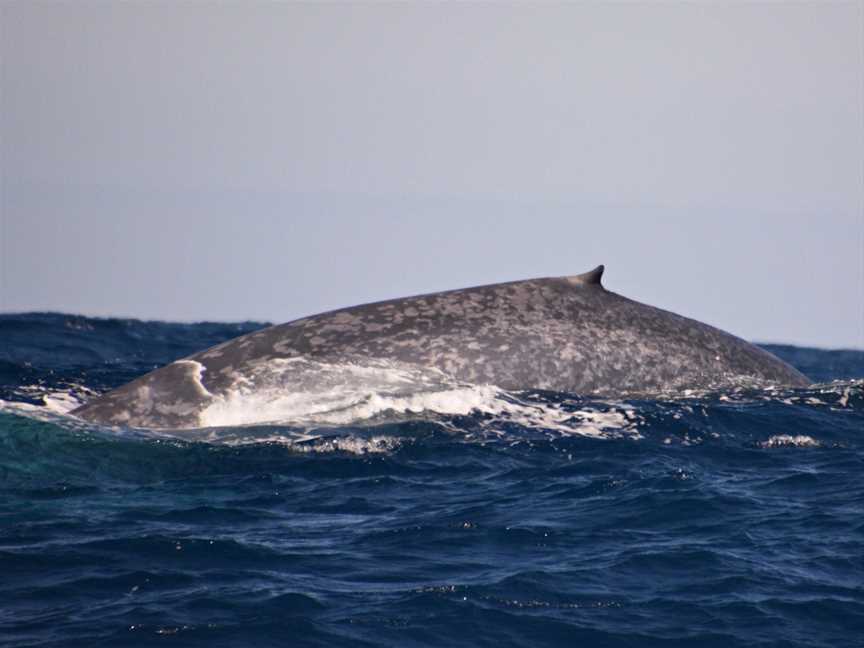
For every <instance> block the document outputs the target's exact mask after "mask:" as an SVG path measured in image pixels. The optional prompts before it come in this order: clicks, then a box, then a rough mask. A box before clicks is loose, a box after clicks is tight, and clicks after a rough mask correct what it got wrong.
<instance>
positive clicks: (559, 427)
mask: <svg viewBox="0 0 864 648" xmlns="http://www.w3.org/2000/svg"><path fill="white" fill-rule="evenodd" d="M432 414H434V415H438V417H439V418H440V416H441V415H443V416H445V417H446V416H467V415H472V414H480V415H482V416H483V420H482V422H481V428H482V429H483V430H484V432H486V433H496V431H497V432H498V433H500V429H501V424H503V423H506V422H510V423H516V424H519V425H523V426H526V427H533V428H542V429H544V430H546V431H554V432H556V433H558V434H561V435H567V434H577V435H582V436H598V437H602V436H609V435H610V434H615V435H619V434H629V435H631V436H637V437H638V436H639V435H638V431H637V416H636V414H635V412H634V411H633V410H632V409H631V408H628V407H624V406H621V407H620V408H619V407H616V406H611V405H608V404H606V405H604V406H597V407H595V406H592V407H580V406H579V405H578V404H576V403H575V402H572V401H571V402H568V403H561V404H555V403H532V402H529V401H528V400H527V399H525V398H521V397H519V396H518V395H516V394H510V393H507V392H506V391H504V390H502V389H500V388H498V387H496V386H494V385H471V384H466V383H462V382H459V381H457V380H454V379H452V378H450V377H448V376H447V375H446V374H444V373H442V372H441V371H439V370H436V369H425V368H419V367H417V366H414V365H404V364H400V363H394V362H389V361H378V360H368V359H367V360H363V361H362V362H359V361H358V362H348V363H338V364H333V363H324V362H319V361H312V360H309V359H303V358H295V359H287V360H286V359H277V360H270V361H268V362H266V363H262V364H260V365H259V366H256V367H253V368H252V369H251V370H249V371H244V374H243V375H242V376H240V377H235V383H234V385H233V386H232V387H231V388H230V389H229V390H227V392H226V394H225V395H224V396H219V397H214V398H213V399H212V401H211V402H210V404H209V405H208V406H207V407H205V408H204V409H203V410H202V412H201V414H200V417H199V424H200V425H201V426H202V427H228V426H243V425H261V424H268V423H279V424H288V425H295V426H302V427H321V426H331V425H334V426H338V425H347V424H354V425H357V424H363V423H377V422H383V421H384V420H387V419H388V418H391V417H397V418H399V417H401V418H402V419H404V418H405V417H414V418H416V417H417V416H427V415H432Z"/></svg>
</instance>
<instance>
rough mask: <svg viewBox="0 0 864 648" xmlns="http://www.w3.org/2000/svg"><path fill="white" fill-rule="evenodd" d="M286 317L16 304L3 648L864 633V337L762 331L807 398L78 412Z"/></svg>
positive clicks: (427, 399) (322, 388) (5, 451)
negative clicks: (108, 416)
mask: <svg viewBox="0 0 864 648" xmlns="http://www.w3.org/2000/svg"><path fill="white" fill-rule="evenodd" d="M263 325H264V324H262V323H255V322H243V323H235V324H223V323H202V324H177V323H170V322H143V321H138V320H127V319H97V318H88V317H82V316H75V315H65V314H56V313H47V314H46V313H36V314H34V313H30V314H5V315H0V399H2V401H0V645H3V646H16V647H25V646H33V647H36V646H39V647H40V648H41V647H50V646H57V647H60V646H63V647H73V646H82V647H84V646H87V647H91V646H208V647H209V646H244V647H245V646H256V647H257V646H328V647H329V646H400V647H401V646H447V647H450V646H494V647H496V648H500V647H504V646H604V647H607V646H608V647H625V646H626V647H640V648H641V647H653V646H657V647H660V646H663V647H666V646H674V647H683V646H688V647H689V646H693V647H694V648H695V647H706V646H718V647H724V648H725V647H730V646H747V647H765V648H767V647H777V648H779V647H792V646H824V647H826V648H827V647H830V648H837V647H843V646H864V351H825V350H820V349H810V348H800V347H792V346H777V345H763V346H765V348H767V349H768V350H769V351H771V352H773V353H775V354H776V355H778V356H780V357H781V358H783V359H784V360H786V361H787V362H789V363H790V364H792V365H794V366H795V367H797V368H798V369H800V370H801V371H802V372H804V373H805V374H807V375H808V376H809V377H810V378H812V379H813V380H814V381H815V383H816V384H814V385H813V386H812V387H810V388H807V389H798V390H777V389H774V390H755V389H743V388H742V389H738V390H734V391H730V392H726V393H696V392H684V393H681V394H669V395H664V396H663V398H660V399H656V400H626V401H612V400H597V399H590V398H584V397H582V396H580V395H577V394H567V393H554V392H540V391H531V392H505V391H502V390H500V389H497V388H495V387H494V386H489V385H461V386H458V387H454V386H452V385H444V386H441V385H437V386H436V385H424V386H423V387H422V388H417V390H416V391H410V390H409V391H406V389H405V388H404V380H403V378H404V377H399V376H397V377H396V379H394V380H393V381H390V382H386V381H385V383H382V384H384V387H381V388H377V389H375V390H371V391H366V392H363V391H357V390H353V391H350V392H346V391H344V390H343V391H341V392H340V391H339V389H338V387H339V386H338V384H337V383H338V377H337V378H334V379H333V380H329V379H328V380H322V381H321V383H320V385H319V391H318V392H316V393H315V394H312V395H310V394H306V395H305V396H304V397H303V398H294V399H293V400H292V399H290V398H289V399H287V400H286V398H285V395H284V394H283V395H282V396H280V395H279V394H275V393H274V394H271V396H270V397H272V398H273V399H275V400H274V402H275V401H278V403H276V404H277V405H278V407H274V406H272V405H273V403H269V402H263V401H262V399H261V398H259V399H258V400H256V401H245V402H244V401H239V400H238V401H237V402H232V403H228V404H227V405H226V407H225V408H223V409H222V410H221V411H219V412H216V413H215V414H214V418H213V419H212V421H210V422H212V423H213V425H214V427H209V428H203V429H200V430H192V431H185V432H183V431H180V432H176V433H167V432H165V431H157V430H142V429H122V428H107V427H100V426H98V425H93V424H89V423H85V422H83V421H81V420H78V419H76V418H75V417H73V416H70V415H69V414H68V412H69V411H70V410H72V409H73V408H74V407H76V406H77V405H79V404H81V403H83V402H86V401H87V400H88V399H90V398H93V397H94V396H95V395H96V394H99V393H102V392H104V391H106V390H108V389H111V388H113V387H116V386H119V385H121V384H124V383H126V382H128V381H129V380H131V379H132V378H134V377H136V376H139V375H141V374H143V373H145V372H147V371H150V370H151V369H153V368H155V367H157V366H160V365H162V364H165V363H167V362H170V361H172V360H175V359H177V358H180V357H183V356H186V355H189V354H191V353H193V352H195V351H199V350H201V349H204V348H206V347H208V346H211V345H214V344H217V343H219V342H221V341H223V340H227V339H230V338H232V337H235V336H237V335H240V334H243V333H247V332H249V331H252V330H255V329H256V328H259V327H261V326H263ZM381 371H382V372H384V373H386V367H385V368H381ZM334 381H336V382H334ZM400 381H401V382H400ZM396 383H400V384H403V388H402V389H401V390H394V388H393V384H396ZM334 390H335V392H334ZM336 392H338V393H336ZM334 393H336V395H335V396H334ZM280 398H281V400H279V399H280Z"/></svg>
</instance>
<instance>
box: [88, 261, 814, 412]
mask: <svg viewBox="0 0 864 648" xmlns="http://www.w3.org/2000/svg"><path fill="white" fill-rule="evenodd" d="M603 272H604V266H602V265H601V266H598V267H596V268H595V269H593V270H591V271H589V272H585V273H583V274H578V275H573V276H564V277H549V278H540V279H528V280H523V281H511V282H506V283H498V284H492V285H484V286H478V287H473V288H463V289H458V290H449V291H444V292H437V293H432V294H423V295H415V296H410V297H403V298H399V299H389V300H386V301H380V302H375V303H370V304H362V305H359V306H352V307H348V308H341V309H338V310H333V311H328V312H325V313H321V314H318V315H312V316H310V317H304V318H302V319H297V320H294V321H291V322H288V323H285V324H280V325H275V326H270V327H267V328H263V329H261V330H258V331H255V332H252V333H249V334H246V335H242V336H240V337H237V338H234V339H231V340H229V341H227V342H223V343H221V344H218V345H216V346H214V347H212V348H209V349H206V350H203V351H200V352H198V353H195V354H193V355H191V356H188V357H186V358H182V359H180V360H177V361H175V362H172V363H170V364H168V365H165V366H163V367H161V368H158V369H155V370H154V371H152V372H150V373H148V374H145V375H143V376H141V377H139V378H137V379H135V380H133V381H132V382H130V383H128V384H126V385H123V386H121V387H119V388H117V389H114V390H113V391H109V392H107V393H105V394H102V395H100V396H97V397H95V398H93V399H92V400H90V401H88V402H86V403H85V404H83V405H82V406H80V407H78V408H77V409H75V410H73V411H72V412H71V413H72V414H73V415H75V416H78V417H80V418H81V419H84V420H85V421H90V422H93V423H98V424H105V425H119V426H130V427H147V428H174V429H177V428H196V427H201V426H202V418H201V413H202V412H203V411H204V410H205V409H206V408H207V407H208V406H210V405H212V404H213V403H214V402H218V401H219V400H220V399H225V398H227V397H228V395H230V394H231V393H232V390H236V389H237V388H238V385H243V386H244V387H245V388H247V389H248V388H249V386H250V385H252V386H253V387H254V380H253V377H254V376H255V375H256V372H257V371H260V369H261V367H269V368H270V371H271V373H272V372H273V371H278V372H279V373H280V376H279V378H280V381H279V385H280V389H283V390H287V391H289V392H290V390H291V389H292V388H293V387H292V385H293V383H292V380H295V379H296V380H299V377H298V376H297V375H295V374H294V373H292V372H296V371H297V368H298V367H299V366H300V365H301V364H302V363H303V362H304V361H314V362H319V363H329V364H331V365H332V364H336V365H340V366H341V365H345V364H352V363H353V364H359V365H362V364H363V363H364V362H365V363H369V362H379V363H380V362H385V363H386V362H390V363H393V364H394V366H399V367H414V368H421V369H430V370H435V371H437V372H441V373H442V374H444V375H446V376H449V377H451V378H452V379H454V380H457V381H461V382H463V383H471V384H482V385H494V386H496V387H498V388H500V389H502V390H508V391H519V390H550V391H557V392H568V393H573V394H578V395H581V396H586V397H594V396H596V397H602V398H617V399H621V398H640V397H646V396H650V395H657V394H668V393H681V392H686V390H725V389H734V388H741V387H754V388H766V387H777V388H799V387H806V386H809V385H810V384H811V381H810V380H809V379H808V378H807V377H806V376H804V375H803V374H802V373H800V372H799V371H797V370H796V369H794V368H793V367H791V366H790V365H788V364H786V363H785V362H783V361H782V360H780V359H779V358H777V357H776V356H774V355H772V354H771V353H769V352H768V351H766V350H764V349H761V348H759V347H757V346H755V345H753V344H750V343H749V342H746V341H744V340H742V339H740V338H738V337H735V336H734V335H731V334H729V333H726V332H724V331H721V330H720V329H717V328H714V327H713V326H709V325H708V324H703V323H701V322H698V321H696V320H693V319H689V318H687V317H684V316H681V315H678V314H675V313H672V312H669V311H666V310H662V309H660V308H655V307H653V306H649V305H647V304H642V303H640V302H637V301H633V300H631V299H628V298H627V297H624V296H621V295H619V294H617V293H614V292H612V291H610V290H607V289H606V287H605V286H604V285H603V281H602V278H603Z"/></svg>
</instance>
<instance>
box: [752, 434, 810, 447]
mask: <svg viewBox="0 0 864 648" xmlns="http://www.w3.org/2000/svg"><path fill="white" fill-rule="evenodd" d="M821 445H822V444H821V443H819V442H818V441H817V440H816V439H814V438H813V437H810V436H807V435H806V434H796V435H791V434H776V435H774V436H772V437H768V438H767V439H766V440H765V441H762V442H761V443H760V444H759V446H760V447H762V448H788V447H795V448H818V447H820V446H821Z"/></svg>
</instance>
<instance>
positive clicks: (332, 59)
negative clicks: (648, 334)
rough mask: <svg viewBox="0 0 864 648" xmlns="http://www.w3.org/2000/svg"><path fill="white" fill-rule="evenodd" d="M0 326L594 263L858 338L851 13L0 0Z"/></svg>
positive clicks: (698, 304) (341, 296) (421, 286)
mask: <svg viewBox="0 0 864 648" xmlns="http://www.w3.org/2000/svg"><path fill="white" fill-rule="evenodd" d="M0 174H2V178H0V180H2V184H0V256H2V259H0V310H2V311H5V312H19V311H29V310H53V311H64V312H73V313H84V314H90V315H119V316H132V317H140V318H147V319H165V320H181V321H188V320H205V319H206V320H246V319H255V320H267V321H273V322H282V321H288V320H291V319H295V318H297V317H301V316H304V315H309V314H313V313H317V312H321V311H324V310H328V309H332V308H337V307H341V306H348V305H353V304H358V303H363V302H368V301H375V300H380V299H387V298H391V297H399V296H405V295H409V294H417V293H424V292H432V291H438V290H446V289H451V288H459V287H466V286H473V285H481V284H486V283H494V282H499V281H509V280H517V279H526V278H531V277H544V276H563V275H571V274H578V273H581V272H585V271H587V270H589V269H591V268H593V267H594V266H596V265H598V264H600V263H603V264H605V265H606V274H605V277H604V283H605V285H606V287H607V288H608V289H610V290H613V291H615V292H619V293H621V294H624V295H626V296H628V297H631V298H633V299H637V300H638V301H643V302H646V303H649V304H652V305H655V306H659V307H662V308H666V309H669V310H673V311H675V312H678V313H680V314H682V315H687V316H689V317H693V318H695V319H698V320H700V321H704V322H707V323H710V324H713V325H715V326H718V327H720V328H722V329H724V330H727V331H729V332H731V333H734V334H736V335H739V336H741V337H744V338H746V339H749V340H755V341H762V342H786V343H793V344H801V345H809V346H818V347H826V348H840V347H844V348H864V3H862V2H820V3H815V2H814V3H791V2H789V3H782V2H778V3H760V4H745V3H734V4H733V3H689V2H688V3H674V2H667V3H662V4H660V3H581V4H550V3H543V4H534V3H527V2H524V3H515V4H503V3H501V4H482V5H481V4H470V3H458V4H456V3H452V4H437V3H436V4H416V3H402V4H385V3H375V4H363V3H355V4H336V3H326V4H324V3H316V4H295V3H252V2H250V3H236V4H235V3H216V2H198V3H156V2H151V3H119V2H113V3H40V2H14V1H13V2H5V3H2V4H0Z"/></svg>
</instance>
